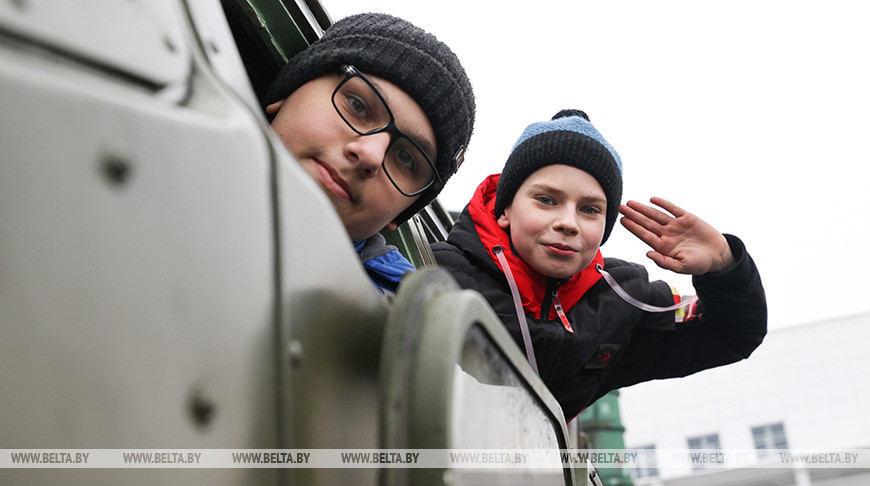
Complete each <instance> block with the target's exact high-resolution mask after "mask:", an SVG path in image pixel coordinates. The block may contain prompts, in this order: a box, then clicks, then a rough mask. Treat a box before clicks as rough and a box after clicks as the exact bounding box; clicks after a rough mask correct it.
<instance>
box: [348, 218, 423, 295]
mask: <svg viewBox="0 0 870 486" xmlns="http://www.w3.org/2000/svg"><path fill="white" fill-rule="evenodd" d="M353 249H354V250H356V252H357V254H358V255H359V259H360V260H361V261H362V264H363V268H365V270H366V273H368V274H369V278H371V279H372V283H374V284H375V287H377V288H378V290H380V291H381V293H383V294H386V293H395V292H396V289H397V288H398V287H399V283H400V282H401V281H402V276H403V275H405V274H406V273H408V272H413V271H415V270H416V269H415V268H414V265H411V262H409V261H408V260H407V259H406V258H405V257H404V256H403V255H402V254H401V253H399V250H398V249H397V248H396V247H395V246H393V245H388V244H387V240H386V239H384V237H383V235H381V234H380V233H376V234H375V235H374V236H372V237H370V238H368V239H365V240H362V241H354V242H353Z"/></svg>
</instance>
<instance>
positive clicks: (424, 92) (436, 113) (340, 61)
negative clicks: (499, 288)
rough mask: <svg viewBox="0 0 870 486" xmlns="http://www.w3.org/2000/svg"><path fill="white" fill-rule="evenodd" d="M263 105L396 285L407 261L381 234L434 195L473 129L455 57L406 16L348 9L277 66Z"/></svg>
mask: <svg viewBox="0 0 870 486" xmlns="http://www.w3.org/2000/svg"><path fill="white" fill-rule="evenodd" d="M266 103H267V107H266V112H267V113H268V114H269V115H272V116H274V119H273V121H272V128H273V129H274V130H275V132H276V133H277V134H278V136H279V137H280V138H281V140H282V141H283V142H284V144H285V145H286V146H287V148H288V149H289V150H290V151H291V152H292V153H293V155H295V156H296V158H297V159H298V160H299V163H300V164H301V165H302V167H303V169H305V171H306V172H307V173H308V174H309V175H310V176H311V177H312V178H313V179H314V180H315V182H317V183H318V185H319V186H320V187H321V189H323V191H324V193H325V194H326V195H327V197H328V198H329V200H330V201H331V202H332V205H333V207H334V208H335V210H336V212H337V213H338V215H339V217H340V218H341V220H342V223H344V227H345V229H346V230H347V233H348V235H349V236H350V238H351V240H352V241H353V243H354V247H355V248H356V250H357V252H358V253H359V255H360V258H361V259H362V260H363V266H364V267H365V268H366V270H367V272H368V273H369V275H370V276H371V278H372V280H373V281H374V282H375V284H376V285H377V286H378V287H379V288H380V289H381V290H383V291H395V288H396V287H397V286H398V283H399V281H400V278H401V276H402V275H403V274H404V273H406V272H408V271H411V270H413V267H412V266H411V264H410V263H409V262H408V261H407V260H405V258H404V257H402V255H401V254H399V252H398V251H397V250H396V249H395V248H394V247H391V246H388V245H386V243H385V241H384V238H383V237H382V236H381V235H380V234H379V233H378V232H379V231H380V230H382V229H388V230H393V229H395V228H396V227H397V226H398V225H400V224H402V223H403V222H405V221H406V220H408V219H409V218H410V217H411V216H413V215H414V214H416V213H417V212H418V211H420V210H421V209H423V207H425V206H426V205H427V204H429V203H430V202H432V201H433V200H434V199H435V197H436V196H437V195H438V193H440V192H441V189H442V188H443V187H444V183H445V182H447V179H449V178H450V176H452V175H453V174H454V173H455V172H456V170H457V169H458V168H459V165H460V164H461V163H462V159H463V154H464V152H465V148H466V146H467V145H468V141H469V139H470V138H471V132H472V127H473V124H474V112H475V105H474V94H473V93H472V89H471V83H470V82H469V80H468V76H467V75H466V73H465V70H464V69H463V68H462V65H461V64H460V63H459V60H458V59H457V58H456V55H455V54H454V53H453V52H452V51H451V50H450V49H449V48H448V47H447V46H446V45H444V44H443V43H442V42H440V41H438V40H437V39H436V38H435V37H434V36H432V35H431V34H429V33H427V32H425V31H423V30H422V29H420V28H418V27H416V26H414V25H412V24H410V23H409V22H407V21H405V20H402V19H399V18H396V17H392V16H389V15H386V14H359V15H353V16H350V17H347V18H344V19H342V20H340V21H338V22H336V23H335V24H334V25H333V26H332V27H330V28H329V29H328V30H327V31H326V33H325V34H324V35H323V37H322V38H321V39H319V40H317V41H316V42H314V43H313V44H311V46H309V47H308V48H307V49H306V50H304V51H302V52H301V53H299V54H297V55H296V56H294V57H293V58H292V59H291V60H290V61H289V62H288V63H287V65H286V66H284V68H283V69H282V70H281V71H280V72H279V74H278V76H277V77H276V79H275V80H274V81H273V83H272V86H271V87H270V89H269V91H268V93H267V94H266Z"/></svg>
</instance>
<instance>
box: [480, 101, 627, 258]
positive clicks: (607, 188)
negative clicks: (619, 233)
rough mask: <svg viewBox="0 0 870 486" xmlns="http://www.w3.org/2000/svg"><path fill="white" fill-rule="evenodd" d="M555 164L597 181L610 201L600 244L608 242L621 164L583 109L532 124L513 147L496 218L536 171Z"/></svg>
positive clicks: (497, 198) (617, 200) (501, 179)
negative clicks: (573, 169)
mask: <svg viewBox="0 0 870 486" xmlns="http://www.w3.org/2000/svg"><path fill="white" fill-rule="evenodd" d="M552 164H564V165H569V166H571V167H576V168H578V169H580V170H582V171H585V172H587V173H588V174H589V175H591V176H592V177H594V178H595V180H597V181H598V183H599V184H601V188H602V189H603V190H604V195H605V197H606V198H607V214H606V221H607V222H606V224H605V226H604V236H603V237H602V239H601V244H604V242H605V241H607V238H608V237H609V236H610V232H611V231H612V230H613V225H614V223H616V217H617V215H618V214H619V211H618V210H619V203H620V201H621V200H622V161H621V160H620V158H619V154H617V153H616V150H614V149H613V147H611V146H610V144H609V143H607V140H605V139H604V137H602V136H601V134H600V133H598V130H596V129H595V127H593V126H592V123H590V122H589V117H588V116H586V113H583V112H582V111H580V110H562V111H560V112H559V113H556V115H555V116H554V117H553V118H552V119H551V120H549V121H545V122H538V123H532V124H531V125H529V126H528V127H526V129H525V130H524V131H523V134H522V135H521V136H520V138H519V140H517V143H516V144H515V145H514V148H513V151H512V152H511V155H510V156H509V157H508V160H507V163H505V166H504V170H502V173H501V177H499V180H498V187H497V188H496V196H495V217H496V218H498V217H499V216H501V214H502V213H503V212H504V210H505V208H506V207H508V206H510V204H511V202H512V201H513V199H514V195H515V194H516V193H517V190H518V189H519V188H520V186H521V185H522V183H523V181H525V180H526V178H528V177H529V176H530V175H532V173H533V172H535V171H536V170H538V169H540V168H542V167H545V166H547V165H552Z"/></svg>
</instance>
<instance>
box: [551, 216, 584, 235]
mask: <svg viewBox="0 0 870 486" xmlns="http://www.w3.org/2000/svg"><path fill="white" fill-rule="evenodd" d="M553 229H555V230H556V231H559V232H561V233H566V234H569V235H576V234H577V233H579V232H580V225H578V224H577V219H576V215H575V214H574V211H562V212H560V213H559V214H558V216H557V217H556V220H555V221H553Z"/></svg>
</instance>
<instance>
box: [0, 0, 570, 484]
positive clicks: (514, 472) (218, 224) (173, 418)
mask: <svg viewBox="0 0 870 486" xmlns="http://www.w3.org/2000/svg"><path fill="white" fill-rule="evenodd" d="M330 22H331V19H330V17H329V16H328V15H327V13H326V11H325V10H324V9H323V8H322V6H321V5H320V4H319V3H318V2H317V1H315V0H309V1H303V0H298V1H291V0H225V1H223V2H219V1H217V0H6V1H3V2H0V106H2V114H0V117H2V122H0V123H2V125H0V146H2V163H0V360H2V361H0V362H2V366H0V387H2V389H3V394H2V395H3V396H2V398H0V438H2V439H0V440H2V448H3V449H4V453H5V454H6V456H7V457H5V458H2V461H6V462H2V461H0V464H5V466H4V467H3V468H2V469H0V483H2V484H4V485H12V484H55V483H64V484H119V483H123V484H130V485H134V484H187V485H190V484H209V485H221V484H227V485H229V484H258V485H261V484H290V485H327V484H372V485H374V484H383V485H395V484H414V485H428V484H456V485H459V484H538V485H539V484H585V483H586V481H587V475H586V469H585V466H584V465H583V464H577V465H566V464H564V463H563V462H561V461H556V462H555V463H552V464H544V465H540V464H539V465H534V466H529V467H525V468H522V467H521V468H516V467H511V468H508V467H497V468H478V469H474V468H463V467H454V466H450V465H447V466H444V467H441V466H439V467H412V466H408V467H367V466H364V465H360V466H359V467H345V466H341V465H338V464H335V465H329V466H328V467H304V466H299V467H288V465H287V464H283V465H282V467H277V466H275V465H272V466H269V465H263V464H260V465H248V466H243V467H237V466H235V465H232V464H229V463H219V464H217V465H212V466H210V467H175V466H177V464H176V465H174V466H173V467H170V466H169V465H168V464H163V465H161V464H156V465H155V464H153V463H152V464H149V465H144V464H143V465H141V466H136V465H127V466H119V465H116V466H114V467H113V466H111V465H110V466H106V467H100V466H99V465H94V464H91V465H88V466H87V467H79V466H82V465H81V464H65V465H63V464H61V465H59V464H57V463H54V464H52V467H49V465H47V464H25V465H21V464H11V463H10V462H9V461H10V457H11V456H10V454H14V453H15V451H18V452H19V453H21V451H25V452H26V451H36V452H37V453H42V452H46V451H58V450H62V451H79V450H80V451H93V454H94V455H95V456H96V455H100V454H109V453H111V452H113V451H131V450H138V451H142V450H146V451H226V450H245V451H250V450H258V451H312V450H314V451H317V450H369V451H370V450H457V449H499V450H504V449H518V450H519V449H522V450H555V451H558V450H561V449H566V448H570V447H573V446H574V444H572V443H571V441H570V439H569V437H568V431H567V428H566V424H565V419H564V417H563V416H562V413H561V411H560V408H559V406H558V404H557V403H556V402H555V400H554V399H553V397H552V396H551V395H550V394H549V392H548V391H547V390H546V388H545V387H544V386H543V384H542V382H541V381H540V380H539V379H538V377H537V376H536V375H535V374H534V373H533V372H532V370H531V368H530V367H529V365H528V363H527V362H526V361H525V359H524V357H523V355H522V353H521V352H520V351H519V349H518V348H517V347H516V345H515V344H514V343H513V341H512V340H511V338H510V336H509V335H508V334H507V332H506V331H505V330H504V328H503V327H502V326H501V325H500V323H499V322H498V320H497V318H496V317H495V315H494V314H493V313H492V311H491V310H490V308H489V307H488V306H487V304H486V302H485V301H484V300H483V299H482V298H481V297H480V296H479V295H478V294H476V293H473V292H469V291H462V290H460V289H459V288H458V287H457V286H456V285H455V284H454V283H453V281H452V279H451V278H450V277H449V276H447V274H446V273H444V272H443V271H442V270H439V269H437V268H436V267H435V266H434V265H433V262H432V258H431V252H430V250H429V243H431V242H432V241H435V240H438V239H440V238H443V237H444V235H445V234H446V231H447V229H449V226H450V224H451V221H450V217H449V215H448V214H447V213H446V212H445V211H444V210H443V208H442V207H441V206H440V205H439V204H438V203H437V202H436V203H435V204H433V205H432V206H431V207H429V208H427V209H426V211H425V212H424V213H423V214H421V215H420V216H418V217H415V218H414V219H413V220H411V221H409V222H408V223H407V224H405V225H404V226H403V227H402V228H400V230H399V231H398V232H396V233H395V234H392V235H391V241H393V242H394V243H396V244H398V245H399V246H400V248H401V249H402V251H404V252H405V253H406V255H408V256H409V258H411V260H412V261H414V263H416V264H417V266H418V267H419V268H420V271H418V272H416V273H415V274H413V275H411V276H410V277H408V278H407V279H406V280H405V282H403V284H402V286H401V288H400V289H399V291H398V293H397V294H396V295H395V296H393V297H392V298H387V297H384V296H382V295H381V294H379V293H378V292H377V291H376V290H375V288H374V287H373V286H372V284H371V283H370V281H369V280H368V278H367V276H366V274H365V272H364V270H363V269H362V267H361V265H360V263H359V261H358V259H357V256H356V253H355V252H354V251H353V248H352V247H351V244H350V242H349V241H348V238H347V235H346V233H345V232H344V229H343V227H342V225H341V222H340V221H339V219H338V218H337V216H336V215H335V214H334V212H333V210H332V208H331V206H330V204H329V202H328V200H327V199H326V198H325V197H324V196H323V195H322V194H321V193H320V191H319V189H318V188H317V187H316V186H315V185H314V184H313V182H312V181H310V180H309V178H308V177H307V176H306V174H305V173H304V172H303V171H302V170H301V169H300V168H299V167H298V165H297V163H296V162H295V161H294V159H293V158H292V156H291V155H290V154H289V153H288V152H287V151H286V150H285V149H284V147H283V145H282V144H281V142H280V140H278V139H277V138H276V136H274V135H273V133H272V132H271V131H270V129H269V127H268V124H267V122H266V120H265V118H264V114H263V111H262V107H261V104H260V99H259V98H260V96H261V95H262V93H263V91H264V89H265V87H266V86H267V85H268V81H269V80H270V79H271V77H272V76H273V75H274V73H275V72H276V70H277V69H278V67H280V66H281V65H282V64H283V63H284V62H285V61H286V59H287V58H289V57H290V56H292V55H293V53H295V52H298V51H299V50H300V49H303V48H304V47H305V46H306V45H307V44H308V43H310V42H312V41H313V40H315V39H316V38H317V37H318V36H319V35H321V34H322V32H323V31H324V29H326V28H327V27H328V26H329V25H330ZM51 454H55V453H54V452H52V453H51ZM16 457H19V456H16ZM46 457H50V458H56V457H63V456H46ZM164 457H166V456H164ZM227 457H229V456H227ZM53 466H58V467H53ZM291 466H292V465H291Z"/></svg>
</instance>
